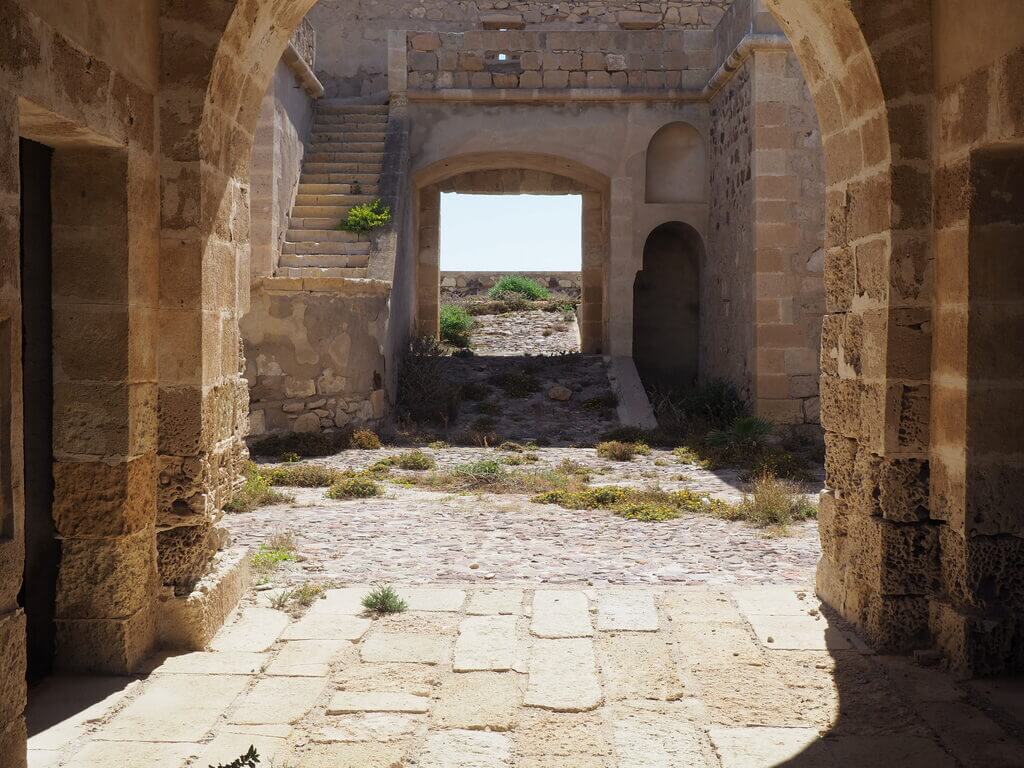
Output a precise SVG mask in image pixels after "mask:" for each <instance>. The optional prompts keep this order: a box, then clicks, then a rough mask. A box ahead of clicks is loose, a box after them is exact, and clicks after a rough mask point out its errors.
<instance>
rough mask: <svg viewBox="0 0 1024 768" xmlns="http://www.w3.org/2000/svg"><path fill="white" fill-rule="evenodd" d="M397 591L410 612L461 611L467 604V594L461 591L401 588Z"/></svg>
mask: <svg viewBox="0 0 1024 768" xmlns="http://www.w3.org/2000/svg"><path fill="white" fill-rule="evenodd" d="M396 591H397V592H398V595H399V597H401V598H402V599H403V600H405V602H406V603H408V605H409V610H410V611H459V610H461V609H462V605H463V603H465V602H466V593H465V592H464V591H463V590H461V589H430V588H422V587H399V588H397V590H396Z"/></svg>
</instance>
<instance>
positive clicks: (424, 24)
mask: <svg viewBox="0 0 1024 768" xmlns="http://www.w3.org/2000/svg"><path fill="white" fill-rule="evenodd" d="M731 3H732V0H658V1H657V2H651V3H642V4H641V3H633V2H628V1H627V0H587V1H586V2H583V1H582V0H571V2H563V3H551V2H534V1H532V0H530V1H524V0H521V1H519V2H507V3H506V2H505V1H504V0H468V1H467V2H460V3H451V2H445V1H444V0H382V1H381V2H371V0H320V2H318V3H317V5H316V6H314V7H313V9H312V11H310V15H309V18H310V19H311V20H312V22H313V24H314V25H315V26H316V29H317V30H318V33H319V36H320V47H319V52H318V55H317V74H318V76H319V77H320V79H321V80H322V81H323V83H324V85H325V87H326V89H327V95H328V96H355V95H360V94H370V93H379V92H382V91H386V90H387V87H388V83H387V66H388V65H387V33H388V30H401V29H417V30H423V31H426V32H464V31H466V30H479V29H484V28H487V29H495V30H496V29H499V28H502V29H522V28H526V29H528V30H530V31H545V30H561V31H571V30H579V29H588V30H608V31H618V30H623V29H666V30H683V29H686V30H704V31H705V33H707V32H709V31H710V30H711V29H713V28H714V27H715V25H716V24H717V23H718V22H719V20H720V19H721V18H722V16H723V14H724V12H725V10H726V9H727V8H728V7H729V6H730V5H731ZM624 52H625V49H623V50H620V51H619V53H624Z"/></svg>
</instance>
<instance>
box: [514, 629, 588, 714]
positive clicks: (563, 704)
mask: <svg viewBox="0 0 1024 768" xmlns="http://www.w3.org/2000/svg"><path fill="white" fill-rule="evenodd" d="M596 667H597V661H596V659H595V658H594V641H593V640H590V639H585V638H578V639H562V640H538V641H537V642H535V643H534V645H533V651H532V652H531V653H530V672H529V684H528V686H527V689H526V697H525V698H524V700H523V703H524V704H526V706H528V707H539V708H541V709H550V710H553V711H555V712H586V711H587V710H591V709H596V708H597V707H598V706H599V705H600V704H601V701H602V700H603V695H602V693H601V685H600V683H599V682H598V679H597V673H596Z"/></svg>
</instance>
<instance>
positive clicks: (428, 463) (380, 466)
mask: <svg viewBox="0 0 1024 768" xmlns="http://www.w3.org/2000/svg"><path fill="white" fill-rule="evenodd" d="M435 466H437V462H436V461H434V459H433V457H431V456H428V455H427V454H425V453H424V452H423V451H406V452H405V453H400V454H398V455H397V456H388V457H387V458H386V459H381V460H380V461H377V462H374V464H373V466H372V467H370V471H371V472H382V471H386V470H388V469H390V468H391V467H398V468H399V469H411V470H416V471H419V472H422V471H424V470H427V469H433V468H434V467H435Z"/></svg>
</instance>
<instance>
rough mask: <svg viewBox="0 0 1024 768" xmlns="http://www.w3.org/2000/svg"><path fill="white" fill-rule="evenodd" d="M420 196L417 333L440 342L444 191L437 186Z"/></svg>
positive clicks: (417, 227) (418, 208)
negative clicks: (438, 337)
mask: <svg viewBox="0 0 1024 768" xmlns="http://www.w3.org/2000/svg"><path fill="white" fill-rule="evenodd" d="M416 194H418V196H419V204H418V206H417V220H416V232H417V249H418V250H417V259H416V333H417V334H418V335H419V336H432V337H435V338H436V337H437V334H438V330H439V328H440V316H439V312H440V306H441V286H440V279H441V253H440V250H441V249H440V238H441V190H440V188H439V187H438V186H437V185H436V184H433V185H431V186H429V187H425V188H423V189H421V190H419V191H418V192H417V193H416Z"/></svg>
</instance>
